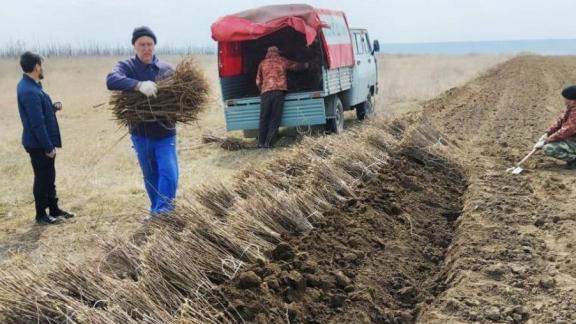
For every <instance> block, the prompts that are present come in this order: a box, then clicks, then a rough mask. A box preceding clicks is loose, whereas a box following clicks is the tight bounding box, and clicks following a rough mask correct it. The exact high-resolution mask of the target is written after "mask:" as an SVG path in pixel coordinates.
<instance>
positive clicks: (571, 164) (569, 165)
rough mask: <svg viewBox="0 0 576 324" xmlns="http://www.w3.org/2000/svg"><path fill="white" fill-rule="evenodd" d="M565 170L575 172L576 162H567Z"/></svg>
mask: <svg viewBox="0 0 576 324" xmlns="http://www.w3.org/2000/svg"><path fill="white" fill-rule="evenodd" d="M566 169H568V170H576V160H573V161H570V162H567V163H566Z"/></svg>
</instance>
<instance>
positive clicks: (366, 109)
mask: <svg viewBox="0 0 576 324" xmlns="http://www.w3.org/2000/svg"><path fill="white" fill-rule="evenodd" d="M374 107H376V102H375V99H374V96H372V95H371V94H368V98H366V101H364V102H363V103H361V104H360V105H358V107H356V118H358V120H364V119H367V118H368V119H370V118H372V117H374V114H375V112H374Z"/></svg>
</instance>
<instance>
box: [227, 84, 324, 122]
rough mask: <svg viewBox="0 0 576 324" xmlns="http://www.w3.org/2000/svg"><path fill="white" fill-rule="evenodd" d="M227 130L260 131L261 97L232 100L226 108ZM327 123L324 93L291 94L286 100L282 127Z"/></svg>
mask: <svg viewBox="0 0 576 324" xmlns="http://www.w3.org/2000/svg"><path fill="white" fill-rule="evenodd" d="M224 116H225V118H226V130H227V131H233V130H244V129H258V123H259V120H260V97H249V98H242V99H231V100H228V101H227V102H226V106H225V107H224ZM324 123H326V112H325V109H324V98H323V97H322V92H318V91H316V92H297V93H289V94H287V95H286V97H285V98H284V111H283V113H282V121H281V123H280V126H281V127H295V126H303V125H310V126H311V125H318V124H324Z"/></svg>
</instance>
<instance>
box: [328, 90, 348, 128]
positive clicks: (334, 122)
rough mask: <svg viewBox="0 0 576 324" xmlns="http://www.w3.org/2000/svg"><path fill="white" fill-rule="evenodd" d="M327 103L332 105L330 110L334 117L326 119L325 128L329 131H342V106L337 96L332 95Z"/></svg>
mask: <svg viewBox="0 0 576 324" xmlns="http://www.w3.org/2000/svg"><path fill="white" fill-rule="evenodd" d="M328 103H329V104H330V105H332V106H331V110H332V111H334V116H335V117H334V118H330V119H328V120H326V128H327V130H328V131H329V132H331V133H334V134H340V133H342V132H343V131H344V106H342V101H340V98H338V96H333V97H332V98H331V100H328Z"/></svg>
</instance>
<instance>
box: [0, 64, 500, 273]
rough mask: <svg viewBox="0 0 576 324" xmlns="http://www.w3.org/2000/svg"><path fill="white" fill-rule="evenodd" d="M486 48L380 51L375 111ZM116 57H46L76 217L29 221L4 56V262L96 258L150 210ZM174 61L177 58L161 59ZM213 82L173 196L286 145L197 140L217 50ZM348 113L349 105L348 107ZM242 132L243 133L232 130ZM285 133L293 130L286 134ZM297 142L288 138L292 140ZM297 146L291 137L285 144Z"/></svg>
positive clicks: (185, 145)
mask: <svg viewBox="0 0 576 324" xmlns="http://www.w3.org/2000/svg"><path fill="white" fill-rule="evenodd" d="M506 59H507V58H506V57H491V56H460V57H445V56H438V57H432V56H424V57H411V56H405V57H397V56H393V57H387V56H386V57H382V58H381V59H380V61H379V63H380V94H379V97H378V98H377V102H378V109H379V110H378V112H379V113H381V114H388V113H390V114H396V113H402V112H406V111H414V110H419V109H420V105H419V102H420V101H422V100H425V99H431V98H433V97H435V96H437V95H438V94H440V93H441V92H443V91H445V90H447V89H449V88H451V87H455V86H459V85H461V84H463V83H464V82H466V81H468V80H470V79H473V78H475V77H477V76H478V75H479V74H481V73H482V72H483V71H486V70H487V69H488V68H489V67H492V66H494V65H496V64H497V63H500V62H503V61H504V60H506ZM117 60H118V58H112V57H106V58H92V57H89V58H50V59H48V60H46V61H45V64H44V66H45V76H46V79H45V81H44V87H45V89H46V91H47V92H48V93H49V94H50V95H51V97H52V99H53V100H54V101H62V102H63V104H64V109H63V111H61V112H59V113H58V118H59V122H60V127H61V131H62V136H63V146H64V147H63V149H62V150H59V151H58V155H57V190H58V193H59V197H60V201H61V205H62V207H63V208H65V209H67V210H71V211H73V212H75V213H76V214H77V215H78V216H77V217H76V218H75V219H73V220H70V221H68V222H66V223H65V224H62V225H59V226H49V227H38V226H35V225H34V224H33V223H34V214H33V213H34V207H33V197H32V190H31V186H32V170H31V166H30V163H29V158H28V155H27V154H26V153H25V151H24V150H23V149H22V147H21V145H20V135H21V125H20V120H19V117H18V111H17V105H16V96H15V86H16V83H17V82H18V79H19V78H20V74H21V73H20V69H19V67H18V63H17V61H16V60H9V59H3V60H0V107H1V109H2V114H1V115H0V123H1V124H2V128H1V129H2V130H1V132H0V173H1V174H2V179H3V180H2V185H1V186H0V268H4V269H8V270H10V269H12V270H17V269H19V268H21V267H23V266H25V265H27V264H33V265H36V266H40V267H42V268H44V267H48V268H49V267H50V265H51V260H53V258H55V257H58V258H63V259H66V260H70V261H74V262H79V261H90V260H97V259H98V257H99V256H100V251H99V249H98V247H97V246H98V244H97V243H98V241H100V240H106V238H107V237H110V236H117V235H119V236H125V235H128V234H130V233H132V232H133V231H134V230H135V229H136V228H137V227H138V226H139V225H140V224H141V222H142V219H143V217H144V215H145V212H146V209H147V205H148V202H147V197H146V195H145V192H144V190H143V185H142V181H141V173H140V170H139V167H138V164H137V161H136V158H135V156H134V153H133V151H132V148H131V145H130V140H129V138H128V137H125V136H124V135H126V133H127V131H126V129H123V128H121V127H119V126H118V125H117V124H116V123H115V122H114V121H112V120H111V118H112V114H111V112H110V111H109V110H108V109H107V106H106V105H101V106H99V105H100V104H103V103H107V100H108V97H109V93H108V91H107V90H106V89H105V84H104V80H105V76H106V74H107V73H108V71H109V70H110V69H111V68H112V67H113V65H114V64H115V62H116V61H117ZM167 60H168V61H169V62H172V63H176V62H178V60H179V58H178V57H169V58H167ZM197 60H198V63H199V64H201V65H202V66H203V68H204V69H205V71H206V75H207V76H208V78H209V80H210V82H211V84H212V85H213V90H214V91H213V95H212V100H213V102H212V104H211V106H210V109H209V110H207V111H206V112H204V113H203V114H202V115H201V116H200V120H199V121H198V123H197V124H193V125H190V126H187V127H180V128H179V130H178V131H179V142H178V150H179V158H180V161H179V163H180V174H181V177H180V187H179V198H180V199H188V198H187V197H188V195H187V193H189V192H191V190H193V189H194V188H196V187H198V186H199V185H202V184H206V183H215V182H219V181H220V182H226V181H227V180H228V179H230V178H231V177H232V176H233V175H234V174H236V173H237V172H238V171H239V170H241V169H244V168H249V167H251V166H256V165H259V164H260V163H262V162H263V161H266V160H268V159H269V158H271V157H272V156H278V155H281V154H283V151H284V149H283V148H278V149H275V150H271V151H259V150H244V151H237V152H228V151H225V150H222V149H220V148H218V147H216V146H214V145H211V144H202V142H201V136H202V135H203V134H208V133H212V134H216V135H224V123H223V113H222V111H221V108H220V101H219V97H218V96H219V94H218V93H219V90H218V84H217V73H216V62H215V58H214V57H198V58H197ZM348 117H349V118H350V119H352V118H353V116H352V114H350V115H349V116H348ZM234 135H236V136H240V135H239V134H234ZM288 135H290V133H288ZM288 143H294V141H288ZM290 145H294V144H290Z"/></svg>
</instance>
